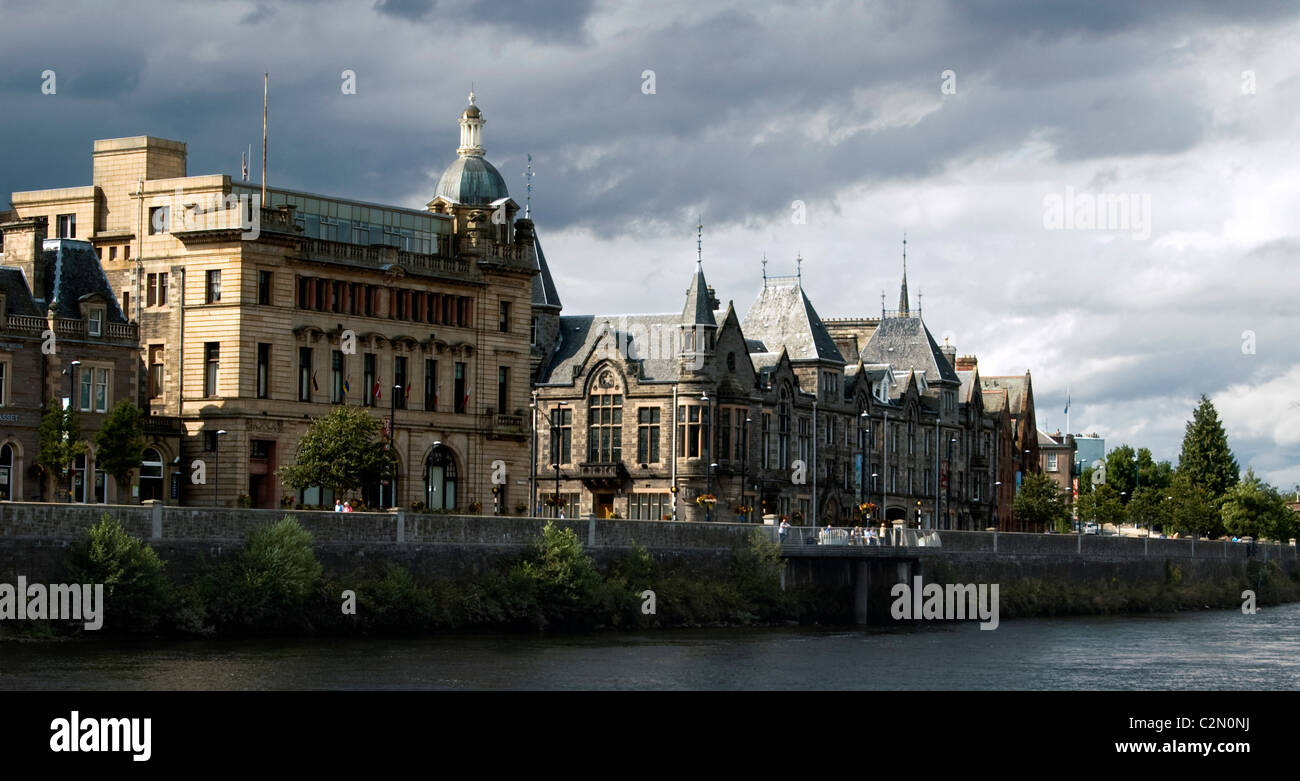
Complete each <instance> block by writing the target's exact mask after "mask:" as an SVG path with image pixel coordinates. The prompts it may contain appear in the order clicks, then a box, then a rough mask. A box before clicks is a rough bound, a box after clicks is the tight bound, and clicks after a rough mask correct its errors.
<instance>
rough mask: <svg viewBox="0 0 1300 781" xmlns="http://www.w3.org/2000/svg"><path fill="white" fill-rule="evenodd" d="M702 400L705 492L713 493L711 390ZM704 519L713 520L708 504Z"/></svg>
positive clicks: (713, 423)
mask: <svg viewBox="0 0 1300 781" xmlns="http://www.w3.org/2000/svg"><path fill="white" fill-rule="evenodd" d="M700 401H702V402H704V409H703V410H702V411H701V413H700V414H701V416H702V418H703V420H701V421H700V422H701V424H702V425H703V426H704V431H705V432H707V433H705V434H704V464H705V469H704V471H705V472H706V476H705V481H706V483H707V485H708V487H707V488H706V489H705V491H704V493H706V494H710V495H712V493H713V426H714V425H715V424H716V421H714V420H713V414H712V410H713V404H712V402H710V401H709V392H708V391H705V392H703V393H701V394H700ZM704 520H705V521H711V520H713V508H712V507H710V506H708V505H707V504H706V505H705V507H704Z"/></svg>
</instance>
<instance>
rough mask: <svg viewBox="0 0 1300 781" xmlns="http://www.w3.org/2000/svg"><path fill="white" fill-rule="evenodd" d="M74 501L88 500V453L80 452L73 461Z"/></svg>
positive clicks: (82, 502) (83, 502)
mask: <svg viewBox="0 0 1300 781" xmlns="http://www.w3.org/2000/svg"><path fill="white" fill-rule="evenodd" d="M72 501H74V502H78V503H81V504H85V502H86V454H85V453H79V454H78V455H77V457H76V458H75V459H74V460H73V462H72Z"/></svg>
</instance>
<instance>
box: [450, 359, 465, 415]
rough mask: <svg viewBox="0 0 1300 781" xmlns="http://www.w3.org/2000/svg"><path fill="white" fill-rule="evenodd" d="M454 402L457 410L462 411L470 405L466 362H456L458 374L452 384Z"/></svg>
mask: <svg viewBox="0 0 1300 781" xmlns="http://www.w3.org/2000/svg"><path fill="white" fill-rule="evenodd" d="M451 390H452V394H453V395H454V397H455V398H454V399H453V402H454V403H455V404H456V412H457V413H462V412H464V411H465V408H466V407H468V406H469V388H468V387H467V386H466V385H465V364H463V363H461V362H459V361H457V362H456V374H455V377H454V383H453V385H452V389H451Z"/></svg>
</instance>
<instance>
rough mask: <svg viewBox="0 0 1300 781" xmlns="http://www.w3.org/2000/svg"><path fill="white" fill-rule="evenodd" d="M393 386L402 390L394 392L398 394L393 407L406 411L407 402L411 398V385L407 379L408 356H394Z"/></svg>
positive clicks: (394, 398)
mask: <svg viewBox="0 0 1300 781" xmlns="http://www.w3.org/2000/svg"><path fill="white" fill-rule="evenodd" d="M393 385H395V386H397V387H398V388H401V390H400V391H399V390H394V391H393V393H395V394H397V395H396V396H394V397H393V406H394V407H396V408H397V409H406V400H407V399H408V398H410V396H411V385H410V383H408V382H407V377H406V356H404V355H395V356H393Z"/></svg>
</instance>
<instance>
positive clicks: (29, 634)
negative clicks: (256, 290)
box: [0, 515, 1300, 639]
mask: <svg viewBox="0 0 1300 781" xmlns="http://www.w3.org/2000/svg"><path fill="white" fill-rule="evenodd" d="M186 563H187V564H188V565H189V566H188V567H187V571H188V573H189V576H188V577H186V578H184V579H183V580H180V579H174V578H173V577H172V576H171V574H170V573H169V568H168V566H167V562H165V561H163V560H162V559H161V558H160V557H159V556H158V555H157V553H155V552H154V550H153V549H152V548H151V547H150V546H149V545H147V544H145V543H144V542H142V541H141V540H138V539H135V538H132V537H130V536H129V535H128V534H127V533H126V532H125V531H124V530H123V529H122V527H121V526H120V525H119V524H118V523H117V522H116V521H114V520H113V519H112V518H111V517H109V516H107V515H105V516H104V517H103V518H102V519H101V520H100V522H99V523H98V524H96V525H95V526H94V527H92V528H91V529H89V530H88V532H87V534H86V535H85V537H84V538H83V539H82V540H80V541H79V542H78V543H77V544H75V545H73V546H71V547H70V548H69V549H68V555H67V562H66V570H67V572H66V577H67V580H66V582H68V583H102V584H104V587H105V601H106V603H107V606H106V608H105V609H104V619H103V629H102V630H100V631H98V632H87V631H86V630H84V629H83V628H82V624H81V623H80V622H76V621H41V620H37V621H32V620H28V621H13V620H11V621H4V622H0V639H59V638H65V637H71V636H76V635H83V636H87V637H94V636H98V635H100V634H114V635H122V634H128V635H141V636H154V637H244V636H312V635H320V636H348V635H367V634H426V633H437V632H453V631H474V632H481V631H484V630H487V631H506V632H536V631H583V630H594V629H652V628H667V627H688V626H743V625H774V624H788V623H802V624H814V623H816V624H831V625H844V624H848V623H850V622H851V620H852V616H851V611H852V603H853V600H852V592H851V588H850V587H848V586H821V587H816V586H802V587H788V588H785V589H783V588H782V586H781V583H782V573H783V569H784V567H785V564H784V562H783V560H782V558H781V555H780V550H779V548H778V546H777V545H775V544H774V543H771V542H769V541H767V540H766V539H765V535H763V534H762V533H761V532H760V531H758V530H755V533H754V535H753V536H752V537H751V539H750V540H749V542H748V544H747V545H746V546H744V547H742V548H740V549H738V550H736V551H735V552H733V553H732V554H731V556H730V558H729V560H727V561H726V563H725V566H722V567H713V568H711V571H709V572H702V571H701V570H700V568H699V567H697V566H693V565H691V564H689V563H686V562H685V561H683V560H672V559H667V560H661V559H659V558H656V557H655V556H653V555H651V554H650V553H649V552H647V550H646V549H645V548H643V547H639V546H637V547H633V548H631V549H630V550H629V551H628V552H627V553H625V554H624V555H622V556H621V557H619V558H617V559H614V560H611V561H609V562H607V563H606V564H605V565H604V566H597V564H596V562H595V561H594V560H593V559H592V558H591V556H589V555H588V554H587V553H586V552H585V551H584V550H583V546H582V544H581V542H580V541H579V539H578V538H577V536H576V535H575V534H574V532H573V531H572V530H569V529H559V528H555V527H554V526H551V525H549V524H548V526H547V527H546V529H545V530H544V532H543V534H542V535H541V536H540V537H539V538H538V539H537V540H536V541H535V542H534V544H533V545H532V546H531V547H530V548H529V549H528V550H527V551H526V552H524V553H523V554H521V555H517V556H514V557H502V558H501V559H500V560H499V561H497V562H496V564H495V565H493V566H491V567H489V568H487V569H485V570H482V571H479V572H477V574H474V575H472V576H465V577H459V578H447V577H440V578H428V579H423V578H417V577H416V576H414V575H413V574H412V573H411V572H410V571H408V570H407V569H405V568H403V567H401V566H398V565H396V564H393V563H377V564H373V565H369V566H366V567H363V568H359V569H357V570H355V571H353V572H349V573H346V574H326V573H325V571H324V568H323V567H322V565H321V564H320V562H319V561H317V558H316V554H315V552H314V549H313V544H312V538H311V535H310V534H309V533H308V532H307V531H306V530H305V529H303V527H302V526H301V525H299V523H298V522H297V521H296V520H295V519H294V518H292V517H291V516H289V517H286V518H284V519H283V520H281V521H279V522H278V523H274V524H270V525H267V526H264V527H262V528H260V529H258V530H256V531H254V532H253V533H252V534H250V536H249V537H248V539H247V540H246V541H245V543H244V545H243V547H242V549H240V550H239V551H238V552H237V553H236V554H234V555H227V556H224V557H222V558H221V559H219V560H206V559H202V560H198V561H197V562H196V561H187V562H186ZM933 567H934V568H933V569H932V570H930V572H929V573H928V574H927V579H928V580H931V581H933V582H965V581H967V580H969V579H970V578H967V577H962V576H963V575H965V574H969V573H963V572H959V571H958V570H956V569H953V568H952V567H951V566H948V565H946V564H944V563H942V562H935V563H934V565H933ZM998 580H1000V584H999V588H1000V594H999V597H1000V599H999V605H1000V611H999V612H1000V617H1001V618H1002V619H1009V618H1023V617H1031V616H1064V615H1096V614H1117V613H1150V612H1175V611H1180V610H1198V609H1204V608H1239V607H1240V606H1241V604H1242V591H1243V590H1245V589H1252V590H1254V591H1255V593H1256V599H1257V602H1258V604H1260V605H1267V604H1276V603H1279V602H1289V601H1300V570H1295V571H1293V572H1291V573H1290V574H1288V573H1286V572H1284V571H1283V570H1282V568H1281V567H1280V566H1279V565H1278V563H1277V562H1276V561H1270V562H1267V563H1265V562H1250V563H1249V564H1248V565H1247V566H1246V568H1245V574H1244V575H1243V576H1242V577H1236V578H1233V577H1225V578H1216V579H1213V580H1204V579H1201V580H1196V581H1193V580H1192V579H1190V578H1185V577H1183V573H1182V571H1181V570H1180V568H1179V566H1178V565H1177V564H1176V563H1174V562H1166V565H1165V578H1164V582H1163V583H1156V584H1145V585H1140V584H1133V583H1121V582H1120V581H1118V580H1116V579H1114V578H1111V579H1110V580H1108V581H1101V580H1096V581H1082V580H1081V581H1075V580H1070V579H1067V578H1064V577H1061V578H1055V577H1051V576H1050V575H1049V576H1046V577H1040V578H1033V577H1013V578H1000V579H998Z"/></svg>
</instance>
